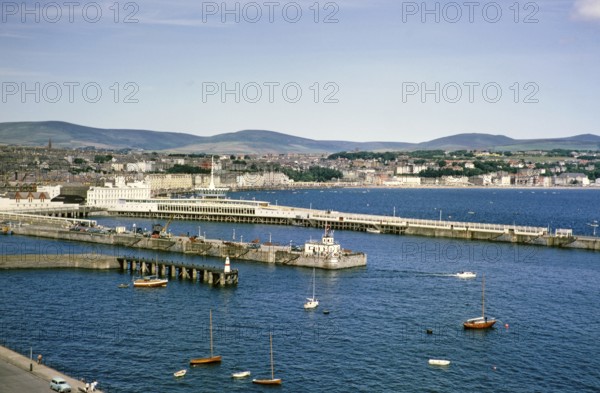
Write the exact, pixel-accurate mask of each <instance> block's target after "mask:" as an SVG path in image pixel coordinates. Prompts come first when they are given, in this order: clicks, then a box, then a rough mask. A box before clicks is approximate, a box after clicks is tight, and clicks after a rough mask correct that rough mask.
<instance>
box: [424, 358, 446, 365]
mask: <svg viewBox="0 0 600 393" xmlns="http://www.w3.org/2000/svg"><path fill="white" fill-rule="evenodd" d="M449 364H450V360H445V359H429V365H431V366H448V365H449Z"/></svg>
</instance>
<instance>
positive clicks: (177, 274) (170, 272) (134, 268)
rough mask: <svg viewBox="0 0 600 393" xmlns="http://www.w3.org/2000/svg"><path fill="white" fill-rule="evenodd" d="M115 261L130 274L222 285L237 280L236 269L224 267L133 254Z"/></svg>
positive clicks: (231, 283)
mask: <svg viewBox="0 0 600 393" xmlns="http://www.w3.org/2000/svg"><path fill="white" fill-rule="evenodd" d="M117 262H118V263H119V266H120V268H121V270H122V271H129V272H131V273H132V274H133V273H136V272H137V273H139V274H141V275H157V276H160V277H169V278H179V279H182V280H191V281H193V282H203V283H206V284H209V285H220V286H222V287H224V286H228V285H229V286H231V285H237V284H238V280H239V275H238V270H237V269H231V271H229V272H226V271H225V269H224V268H218V267H214V266H205V265H197V264H193V263H181V262H173V261H164V260H152V259H147V258H140V257H135V256H123V257H117Z"/></svg>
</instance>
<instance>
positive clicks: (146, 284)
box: [133, 282, 167, 288]
mask: <svg viewBox="0 0 600 393" xmlns="http://www.w3.org/2000/svg"><path fill="white" fill-rule="evenodd" d="M133 286H134V287H136V288H159V287H166V286H167V282H134V283H133Z"/></svg>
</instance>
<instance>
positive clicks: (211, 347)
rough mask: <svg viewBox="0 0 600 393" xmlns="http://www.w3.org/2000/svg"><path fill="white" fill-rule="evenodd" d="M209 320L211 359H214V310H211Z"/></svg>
mask: <svg viewBox="0 0 600 393" xmlns="http://www.w3.org/2000/svg"><path fill="white" fill-rule="evenodd" d="M209 320H210V357H211V358H212V357H213V337H212V308H211V309H210V313H209Z"/></svg>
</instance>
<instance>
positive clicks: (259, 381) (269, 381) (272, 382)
mask: <svg viewBox="0 0 600 393" xmlns="http://www.w3.org/2000/svg"><path fill="white" fill-rule="evenodd" d="M252 383H255V384H257V385H281V379H280V378H277V379H253V380H252Z"/></svg>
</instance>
